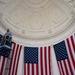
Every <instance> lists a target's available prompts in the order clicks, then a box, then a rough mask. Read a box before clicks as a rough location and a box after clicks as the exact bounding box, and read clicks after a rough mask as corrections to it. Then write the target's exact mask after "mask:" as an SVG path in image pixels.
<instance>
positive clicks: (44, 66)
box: [24, 46, 51, 75]
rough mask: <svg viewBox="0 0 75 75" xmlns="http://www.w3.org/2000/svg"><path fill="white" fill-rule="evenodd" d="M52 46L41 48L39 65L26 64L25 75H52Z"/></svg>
mask: <svg viewBox="0 0 75 75" xmlns="http://www.w3.org/2000/svg"><path fill="white" fill-rule="evenodd" d="M50 57H51V54H50V46H48V47H39V50H38V64H31V63H30V64H28V63H24V75H51V65H50V63H51V60H50Z"/></svg>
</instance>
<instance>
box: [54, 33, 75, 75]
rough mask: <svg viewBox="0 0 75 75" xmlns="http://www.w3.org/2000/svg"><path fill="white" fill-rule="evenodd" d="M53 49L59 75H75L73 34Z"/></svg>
mask: <svg viewBox="0 0 75 75" xmlns="http://www.w3.org/2000/svg"><path fill="white" fill-rule="evenodd" d="M53 47H54V51H55V55H56V59H57V64H58V68H59V72H60V75H75V34H74V35H72V36H70V37H69V38H67V39H65V40H63V41H62V42H60V43H58V44H55V45H54V46H53Z"/></svg>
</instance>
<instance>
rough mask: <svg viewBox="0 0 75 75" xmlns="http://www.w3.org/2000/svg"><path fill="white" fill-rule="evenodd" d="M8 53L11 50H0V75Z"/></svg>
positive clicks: (3, 69)
mask: <svg viewBox="0 0 75 75" xmlns="http://www.w3.org/2000/svg"><path fill="white" fill-rule="evenodd" d="M10 51H11V49H8V48H6V47H1V48H0V75H4V71H5V67H6V62H7V58H8V57H9V55H10Z"/></svg>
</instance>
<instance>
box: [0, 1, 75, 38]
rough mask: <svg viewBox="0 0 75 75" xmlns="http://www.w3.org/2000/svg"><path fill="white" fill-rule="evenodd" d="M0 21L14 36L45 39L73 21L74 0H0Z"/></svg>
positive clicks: (74, 13) (65, 27) (62, 29)
mask: <svg viewBox="0 0 75 75" xmlns="http://www.w3.org/2000/svg"><path fill="white" fill-rule="evenodd" d="M0 2H1V3H2V4H1V3H0V9H1V10H0V13H1V14H0V20H1V22H2V23H3V25H4V26H5V27H6V28H9V29H10V30H11V31H12V32H13V33H14V34H17V35H19V36H21V37H27V38H35V39H38V38H47V37H50V36H55V35H56V34H59V33H61V32H63V31H64V30H65V29H67V28H68V27H69V26H70V25H71V22H72V21H73V20H74V15H75V12H74V11H75V0H0Z"/></svg>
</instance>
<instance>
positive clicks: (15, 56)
mask: <svg viewBox="0 0 75 75" xmlns="http://www.w3.org/2000/svg"><path fill="white" fill-rule="evenodd" d="M21 49H22V45H20V44H17V43H14V44H12V55H11V61H10V66H9V71H8V75H17V70H18V63H19V58H20V53H21Z"/></svg>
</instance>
